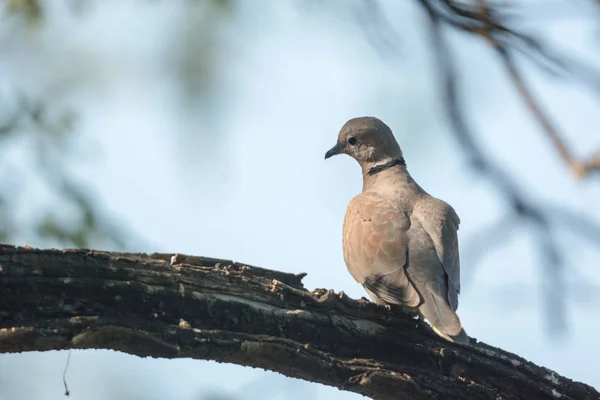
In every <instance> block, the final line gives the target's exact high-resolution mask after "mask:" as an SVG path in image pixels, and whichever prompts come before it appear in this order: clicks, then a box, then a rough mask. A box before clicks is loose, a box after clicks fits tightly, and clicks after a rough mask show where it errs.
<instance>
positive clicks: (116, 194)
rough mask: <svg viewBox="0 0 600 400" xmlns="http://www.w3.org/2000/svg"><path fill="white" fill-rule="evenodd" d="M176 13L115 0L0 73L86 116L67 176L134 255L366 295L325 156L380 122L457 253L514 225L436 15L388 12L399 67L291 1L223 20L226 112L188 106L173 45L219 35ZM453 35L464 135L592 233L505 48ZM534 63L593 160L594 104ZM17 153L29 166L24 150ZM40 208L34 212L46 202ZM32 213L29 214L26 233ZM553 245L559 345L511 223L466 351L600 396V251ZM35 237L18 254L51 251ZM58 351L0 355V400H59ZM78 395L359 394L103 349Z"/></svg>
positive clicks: (79, 372) (563, 123) (589, 213)
mask: <svg viewBox="0 0 600 400" xmlns="http://www.w3.org/2000/svg"><path fill="white" fill-rule="evenodd" d="M184 3H185V2H178V1H174V2H140V1H132V2H120V3H119V2H107V3H105V5H103V6H99V7H95V8H94V11H93V12H91V13H89V14H85V16H83V17H78V18H75V17H66V16H64V15H63V14H62V13H61V12H60V10H58V9H57V11H55V12H51V13H50V14H49V16H48V21H47V22H46V24H44V25H43V27H41V28H36V29H33V30H28V31H27V32H26V34H23V35H21V36H18V37H19V39H15V41H14V42H11V41H6V40H4V41H2V42H1V47H0V50H1V51H2V53H3V54H10V55H11V57H10V58H7V59H4V60H2V61H0V71H2V73H3V74H7V75H8V76H12V78H13V79H12V81H11V82H14V83H15V85H21V86H23V87H26V88H28V90H29V91H31V92H34V93H35V92H41V93H43V94H48V93H58V95H56V96H57V97H56V102H57V104H64V105H65V106H75V105H76V106H77V110H78V112H79V119H78V123H77V130H78V132H79V133H80V134H81V136H80V137H79V138H78V139H77V140H76V141H75V142H74V144H73V145H72V146H73V151H72V152H71V154H72V157H70V159H69V160H68V164H67V165H68V168H69V171H71V173H72V174H73V176H76V177H78V178H79V179H80V180H81V181H83V182H85V184H86V186H88V187H89V188H90V189H91V190H92V191H93V192H94V193H95V194H96V195H97V197H98V199H99V201H100V202H101V204H102V205H103V207H104V210H105V211H106V213H107V215H110V216H111V218H112V219H113V220H114V221H115V222H118V223H119V224H122V225H123V226H126V227H127V229H129V230H131V231H132V232H134V233H135V234H136V235H138V237H140V238H141V239H142V241H143V243H145V245H144V248H142V249H135V250H144V251H171V252H180V253H188V254H196V255H205V256H212V257H223V258H229V259H235V260H238V261H243V262H247V263H250V264H254V265H260V266H263V267H266V268H272V269H279V270H284V271H290V272H307V273H308V276H307V277H306V278H305V281H304V282H305V285H306V286H307V288H308V289H314V288H317V287H325V288H333V289H335V290H336V291H339V290H344V291H345V292H346V293H348V294H349V295H350V296H352V297H355V298H357V297H361V296H364V293H363V290H362V288H361V287H360V285H359V284H357V283H356V282H354V280H353V279H352V278H351V277H350V275H349V274H348V273H347V271H346V269H345V266H344V262H343V258H342V252H341V224H342V220H343V216H344V213H345V207H346V205H347V203H348V201H349V200H350V199H351V198H352V197H353V196H354V195H356V194H357V193H358V192H359V191H360V189H361V179H360V170H359V168H358V165H356V163H355V162H354V161H353V160H351V159H350V158H348V157H336V158H334V159H332V160H328V161H327V162H325V161H323V154H324V152H325V151H326V150H327V149H329V148H330V147H331V146H332V145H333V143H334V142H335V140H336V136H337V132H338V130H339V128H340V127H341V126H342V124H343V123H344V122H345V121H346V120H348V119H349V118H352V117H355V116H361V115H374V116H378V117H380V118H381V119H383V120H384V121H386V123H388V125H390V126H391V128H392V130H393V131H394V133H395V135H396V138H397V139H398V141H399V143H400V145H401V146H402V148H403V151H404V154H405V158H406V160H407V163H408V167H409V170H410V172H411V173H412V175H413V176H414V177H415V178H416V179H417V181H418V182H419V183H420V184H421V185H422V186H423V187H424V188H425V189H426V190H427V191H429V192H430V193H431V194H432V195H435V196H437V197H440V198H442V199H444V200H446V201H447V202H449V203H450V204H452V205H453V206H454V208H455V209H456V210H457V212H458V214H459V215H460V217H461V221H462V222H461V229H460V231H459V232H460V240H461V245H462V246H463V247H462V249H463V250H465V251H466V249H468V244H469V243H470V240H472V239H473V238H475V237H476V236H477V234H478V232H481V229H483V228H485V227H487V226H489V225H490V224H493V223H494V222H496V221H497V220H498V219H500V218H503V216H504V215H505V213H506V211H507V208H506V204H504V203H503V201H502V200H501V198H499V197H498V195H497V193H496V192H495V189H494V188H493V187H492V186H491V185H490V184H489V183H488V182H487V181H486V180H485V179H481V178H479V177H478V176H477V175H475V174H474V173H473V172H472V171H471V170H470V169H468V165H467V164H466V161H465V158H464V156H463V154H462V153H461V150H460V148H459V147H458V146H457V143H456V142H455V141H454V140H453V137H452V135H451V131H450V125H449V123H448V121H447V119H446V117H445V114H444V111H443V108H442V107H441V104H440V103H439V98H438V95H439V93H438V91H437V89H438V86H437V82H436V76H435V71H436V70H435V65H433V62H432V60H433V59H432V55H431V53H430V47H429V46H428V36H427V34H428V32H427V30H426V29H425V26H424V22H425V19H424V15H423V14H422V13H421V12H420V10H419V9H418V8H416V7H414V6H412V3H410V2H406V3H403V4H394V2H392V1H386V2H383V4H384V7H385V10H386V15H387V16H389V17H390V19H391V20H392V21H395V22H394V25H395V26H397V34H398V38H399V41H400V44H399V46H398V49H399V54H398V55H397V56H394V57H390V58H385V59H382V57H381V56H380V54H379V53H378V52H377V51H376V50H375V49H374V48H373V47H372V46H371V45H370V43H369V42H368V41H367V40H366V39H365V35H364V33H363V32H362V31H361V30H360V29H357V26H356V23H355V21H354V20H352V19H351V13H350V12H349V11H343V10H344V8H343V7H342V6H340V5H339V4H337V3H335V2H333V4H332V5H331V6H329V7H328V8H326V9H324V10H320V11H319V10H317V9H316V7H308V10H304V9H303V8H300V7H298V6H297V4H295V3H293V2H278V3H276V2H266V1H262V2H257V3H260V5H259V6H257V5H256V4H255V3H252V5H251V6H250V5H249V3H248V2H242V4H243V6H242V7H241V9H239V10H238V11H237V12H236V15H235V17H233V18H232V19H231V23H228V24H225V25H224V27H223V28H219V29H218V30H217V34H218V37H215V38H214V41H215V42H219V43H222V44H223V45H222V46H221V47H219V49H217V50H210V51H207V53H202V54H209V55H211V57H216V59H217V60H220V62H219V63H218V70H217V71H215V72H214V73H215V78H214V79H215V87H216V88H217V90H216V92H215V94H214V95H212V96H213V97H211V99H214V100H211V101H209V103H211V102H212V104H213V107H214V109H213V107H210V108H205V109H202V108H201V105H202V104H198V105H197V107H198V112H197V113H196V112H195V111H193V110H192V112H191V113H190V112H189V111H190V110H189V109H188V108H185V107H183V106H182V100H181V99H182V94H181V82H180V81H178V80H177V77H176V75H175V74H173V73H172V71H171V67H172V65H171V64H170V62H171V57H169V56H170V55H172V52H174V51H175V50H173V48H172V47H171V46H170V43H171V42H170V40H173V38H174V37H176V33H177V32H178V29H180V25H181V21H182V20H188V21H189V20H193V21H201V22H202V23H210V20H207V19H206V18H204V19H203V17H202V15H204V11H203V10H197V11H198V12H197V14H194V13H191V14H190V13H189V12H188V11H187V10H186V8H185V7H184V6H183V4H184ZM256 7H258V8H260V10H261V12H260V13H258V12H256V9H255V8H256ZM340 10H341V11H340ZM215 18H216V17H215ZM591 22H593V21H587V20H586V19H585V18H584V16H582V17H578V18H569V19H564V20H563V19H557V20H553V21H552V23H548V22H547V21H540V22H539V23H535V24H532V27H533V28H536V29H537V28H539V27H540V26H541V25H542V23H543V25H544V26H545V27H547V28H544V29H545V30H544V31H543V32H546V33H547V34H548V35H552V37H553V38H555V39H556V40H558V41H559V43H561V44H564V43H567V44H568V45H569V48H570V49H571V50H572V51H573V52H575V53H576V54H580V55H582V56H585V57H589V53H590V52H589V51H585V50H586V49H588V48H590V47H591V46H597V44H595V43H593V42H590V38H591V33H593V28H594V26H593V25H592V24H591ZM124 25H126V26H127V29H122V27H123V26H124ZM16 26H17V25H14V26H9V28H4V31H3V32H0V35H7V34H8V33H10V32H13V33H14V31H15V30H17V29H18V28H16ZM11 29H12V30H13V31H11ZM198 29H200V28H198ZM73 32H77V34H73ZM174 32H175V33H174ZM565 32H568V33H565ZM451 38H452V39H453V42H452V43H453V50H454V51H455V53H456V54H457V55H458V56H460V59H461V62H460V67H461V77H462V83H463V84H462V89H463V99H464V100H463V104H464V106H465V109H466V112H467V115H468V120H469V122H470V123H471V124H472V126H473V128H474V130H475V132H476V133H477V139H478V141H479V142H480V143H481V144H482V145H483V146H484V147H485V149H486V151H487V152H488V153H489V154H490V156H491V157H492V160H494V161H495V162H497V163H500V164H501V165H502V166H503V167H504V168H506V169H507V170H508V171H510V172H511V173H513V174H514V175H515V176H516V177H517V181H518V183H519V185H520V186H521V187H523V188H524V189H526V191H527V192H528V193H529V194H530V195H531V196H532V197H533V198H535V199H540V200H543V201H544V202H547V203H550V204H560V205H564V206H568V207H570V208H571V209H573V210H576V211H577V212H579V213H582V214H583V215H585V217H586V218H588V219H589V220H592V221H595V222H596V223H600V207H598V204H600V203H599V202H600V200H599V199H600V187H599V185H598V180H596V181H593V180H590V181H586V182H578V181H575V180H574V179H573V178H572V177H571V176H570V175H569V173H568V171H567V169H566V168H565V167H564V166H563V165H562V164H561V162H560V161H559V160H558V158H557V155H556V154H555V152H554V149H553V148H552V147H551V146H550V144H549V142H548V141H547V140H546V138H545V137H544V136H543V134H542V132H541V131H540V130H539V129H538V126H537V125H536V124H535V122H534V121H532V120H531V118H530V117H529V115H528V113H527V112H526V110H525V109H524V107H523V103H522V102H521V101H520V99H519V98H518V97H517V96H516V95H515V93H514V90H513V89H512V88H511V87H510V86H509V85H508V84H507V81H506V79H505V74H504V71H503V69H502V68H501V67H500V66H499V64H498V63H497V59H496V58H495V57H494V54H493V52H491V51H490V50H489V49H487V48H486V47H485V46H484V45H482V44H479V43H478V41H476V40H473V39H471V38H465V37H463V36H460V35H453V36H451ZM213 51H214V52H213ZM202 54H200V55H195V56H196V57H200V58H201V57H202ZM590 61H591V62H598V61H599V60H590ZM199 62H200V64H201V63H202V60H201V59H200V60H199ZM520 65H521V64H520ZM598 65H600V64H598ZM522 66H523V67H524V68H525V71H526V73H527V75H526V76H527V77H528V79H529V80H530V81H531V82H532V83H533V84H534V87H535V89H536V93H537V95H538V97H539V98H541V99H543V104H544V105H545V106H546V107H547V108H548V109H549V110H550V111H551V112H552V113H553V116H554V119H555V120H556V121H559V122H560V123H559V126H560V128H561V129H562V131H563V132H565V136H566V137H567V138H568V140H569V143H570V144H571V145H572V147H573V148H574V149H575V150H576V151H577V152H578V153H579V154H584V155H587V154H589V153H590V152H591V151H592V150H595V149H598V148H600V135H598V134H597V132H596V131H597V129H596V128H595V127H597V126H598V124H599V123H600V117H598V115H599V114H598V112H597V107H598V102H597V101H596V100H597V99H595V98H594V97H593V95H590V93H588V92H586V91H585V90H583V89H582V88H581V87H578V86H575V85H571V84H570V83H568V82H547V80H545V79H542V77H541V76H540V75H539V74H538V73H537V72H536V71H535V70H533V69H531V68H529V67H528V66H527V65H526V64H522ZM65 87H73V88H76V89H71V90H66V89H64V88H65ZM214 104H216V105H217V106H214ZM205 106H206V105H205ZM8 149H9V150H5V151H10V152H11V153H10V154H12V157H14V158H15V160H17V159H20V156H16V155H15V154H22V153H18V152H19V151H21V152H22V151H23V150H22V149H23V144H22V143H14V144H12V146H9V147H8ZM22 157H25V158H26V157H27V155H26V154H22ZM32 182H34V183H30V185H31V186H32V190H37V191H39V193H45V192H44V189H43V188H41V187H38V186H37V185H36V184H35V179H34V177H32ZM40 198H41V200H39V199H38V200H35V201H39V202H44V201H49V200H47V199H45V198H44V196H41V197H40ZM35 201H34V200H28V201H24V202H23V205H22V207H23V211H22V214H23V217H22V218H24V220H26V218H27V215H29V214H30V213H27V210H28V209H35V207H36V203H35ZM31 202H33V204H32V203H31ZM557 231H558V238H559V240H558V242H559V243H560V246H561V249H562V250H564V254H565V257H566V263H565V264H566V266H567V276H568V277H569V279H568V280H567V282H566V283H565V286H564V296H566V297H567V300H566V304H567V310H568V313H567V325H568V334H567V335H566V336H563V337H560V338H556V339H554V340H553V339H552V338H551V337H550V336H549V335H548V332H547V329H546V322H545V316H544V314H543V313H542V309H543V297H542V291H541V290H542V288H541V284H540V274H542V273H544V270H543V267H542V266H541V265H540V262H541V260H542V258H541V257H540V256H539V254H538V253H537V250H536V248H535V247H534V246H533V243H534V241H533V237H532V236H531V233H529V231H528V230H527V229H524V228H523V227H520V226H518V225H515V226H514V232H513V233H511V239H510V240H509V241H507V243H505V244H502V245H501V246H498V247H497V248H496V249H495V250H494V251H493V252H491V253H489V254H487V255H486V256H485V257H484V258H483V259H482V260H480V262H479V263H478V264H477V265H468V264H465V263H464V262H463V265H462V269H463V277H464V276H468V277H469V280H468V284H467V283H465V284H463V292H462V295H461V297H460V307H459V315H460V316H461V319H462V321H463V324H464V326H465V327H466V330H467V332H468V333H469V334H470V335H471V336H474V337H476V338H478V339H479V340H481V341H484V342H486V343H489V344H491V345H494V346H498V347H501V348H503V349H505V350H508V351H512V352H515V353H518V354H519V355H521V356H523V357H525V358H527V359H529V360H531V361H533V362H535V363H537V364H541V365H544V366H546V367H548V368H551V369H553V370H556V371H557V372H558V373H561V374H564V375H566V376H568V377H570V378H572V379H576V380H581V381H584V382H586V383H589V384H591V385H594V386H596V387H600V379H599V378H598V374H597V372H596V371H597V370H598V369H600V360H599V359H598V357H595V356H594V354H592V352H590V349H593V348H595V347H597V346H596V340H595V336H596V335H595V333H594V332H596V331H597V330H598V329H599V328H600V318H599V317H600V311H599V310H600V308H599V307H598V305H599V298H598V295H597V294H595V293H594V291H593V290H590V289H589V288H592V289H593V288H595V287H596V286H597V285H598V283H599V280H600V279H598V277H597V275H596V273H595V272H596V270H597V265H598V259H599V256H600V251H599V250H598V247H593V246H592V245H590V244H589V243H586V242H583V241H581V240H578V239H577V237H575V236H574V235H572V234H571V233H569V231H568V230H567V229H566V228H562V227H559V228H558V230H557ZM25 236H26V235H25ZM25 236H24V237H23V242H27V243H29V244H32V245H39V246H44V245H46V243H44V242H37V243H36V242H35V240H32V239H31V237H25ZM463 256H464V257H468V254H463ZM464 259H465V258H463V260H464ZM583 284H586V285H587V286H582V285H583ZM582 287H586V288H588V290H587V291H584V290H583V289H581V288H582ZM66 356H67V353H65V352H47V353H28V354H17V355H1V356H0V376H2V377H3V378H2V379H3V380H5V382H11V383H12V384H9V385H6V384H5V385H3V386H0V399H1V400H12V399H15V400H16V399H38V398H45V399H59V398H63V397H62V390H63V389H62V370H63V367H64V362H65V360H66ZM232 376H233V377H234V378H232ZM32 377H34V379H35V384H32V383H31V378H32ZM68 381H69V386H70V389H71V392H72V396H73V398H75V399H77V398H86V399H103V398H108V397H109V396H112V395H119V397H120V398H123V399H137V398H145V399H162V398H166V397H169V398H177V399H199V398H202V397H201V396H202V395H204V394H209V393H219V392H223V391H224V392H225V393H228V394H230V395H231V396H233V397H234V398H239V399H242V398H244V399H251V398H255V397H256V398H258V393H259V392H260V391H263V390H267V388H270V389H268V390H271V392H269V393H267V394H266V395H265V396H266V397H261V398H272V399H278V398H301V397H302V398H305V397H307V396H308V395H310V396H312V397H314V398H321V399H325V398H333V399H349V398H358V397H360V396H358V395H355V394H352V393H347V392H341V391H338V390H336V389H333V388H327V387H324V386H321V385H313V384H306V383H304V382H301V381H298V380H292V379H287V378H284V377H282V376H280V375H278V374H274V373H268V372H264V371H261V370H256V369H250V368H242V367H238V366H232V365H224V364H216V363H214V362H203V361H196V360H175V361H173V360H150V359H140V358H137V357H133V356H128V355H124V354H120V353H116V352H108V351H86V352H81V351H77V352H73V353H72V356H71V361H70V369H69V372H68ZM225 387H227V388H226V389H225ZM253 396H254V397H253ZM294 396H295V397H294Z"/></svg>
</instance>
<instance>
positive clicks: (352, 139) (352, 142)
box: [348, 136, 356, 146]
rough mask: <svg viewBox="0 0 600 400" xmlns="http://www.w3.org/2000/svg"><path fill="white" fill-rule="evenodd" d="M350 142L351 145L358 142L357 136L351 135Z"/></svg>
mask: <svg viewBox="0 0 600 400" xmlns="http://www.w3.org/2000/svg"><path fill="white" fill-rule="evenodd" d="M348 144H349V145H350V146H354V145H355V144H356V138H355V137H354V136H350V137H349V138H348Z"/></svg>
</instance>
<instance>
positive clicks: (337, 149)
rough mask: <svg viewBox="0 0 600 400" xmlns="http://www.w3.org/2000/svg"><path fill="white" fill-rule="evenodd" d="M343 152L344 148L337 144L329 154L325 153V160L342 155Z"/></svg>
mask: <svg viewBox="0 0 600 400" xmlns="http://www.w3.org/2000/svg"><path fill="white" fill-rule="evenodd" d="M341 152H342V148H341V147H340V145H339V144H336V145H335V146H333V147H332V148H331V149H329V151H328V152H327V153H325V159H326V160H327V159H328V158H329V157H333V156H335V155H337V154H340V153H341Z"/></svg>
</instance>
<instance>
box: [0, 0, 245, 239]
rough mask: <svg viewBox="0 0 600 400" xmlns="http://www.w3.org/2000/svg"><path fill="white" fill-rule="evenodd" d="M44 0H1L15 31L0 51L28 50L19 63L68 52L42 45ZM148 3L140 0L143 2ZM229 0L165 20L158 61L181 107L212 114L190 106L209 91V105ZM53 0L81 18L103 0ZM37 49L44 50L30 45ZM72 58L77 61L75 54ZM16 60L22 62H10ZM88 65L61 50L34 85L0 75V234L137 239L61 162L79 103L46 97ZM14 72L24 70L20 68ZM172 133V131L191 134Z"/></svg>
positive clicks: (72, 82) (72, 89) (68, 87)
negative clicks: (168, 32) (167, 36)
mask: <svg viewBox="0 0 600 400" xmlns="http://www.w3.org/2000/svg"><path fill="white" fill-rule="evenodd" d="M53 1H54V0H46V1H42V0H9V1H8V2H7V3H5V4H4V15H1V18H3V20H4V21H3V22H4V25H5V26H9V27H10V28H9V29H8V30H5V31H0V34H3V35H4V36H7V37H8V36H10V37H13V35H14V34H15V32H16V33H17V34H18V35H20V36H18V37H17V38H16V40H13V39H10V40H8V41H7V40H6V39H7V37H0V42H1V41H2V40H4V43H7V46H8V48H9V50H8V51H7V50H6V49H5V51H4V53H6V55H5V58H6V57H11V56H13V57H19V56H21V55H22V54H25V55H29V56H31V57H30V58H29V59H27V61H25V62H26V63H27V62H31V60H34V61H35V60H36V59H37V60H39V59H40V57H41V58H42V59H43V57H47V56H52V57H57V58H60V57H63V58H64V57H65V54H66V56H67V57H72V56H71V55H70V54H69V53H68V52H66V53H62V51H63V49H60V50H61V51H60V52H52V51H50V52H49V53H48V52H47V51H46V49H45V46H44V45H43V43H44V42H43V41H44V37H45V36H44V35H46V32H44V29H45V25H46V24H47V23H49V24H50V25H52V24H51V23H50V21H48V19H49V18H56V9H53V10H52V11H54V13H52V12H49V8H50V7H49V6H52V7H53V8H54V7H56V6H57V4H56V3H54V4H53V3H52V2H53ZM152 3H153V2H152V1H148V5H149V6H152V5H153V4H152ZM235 3H236V2H235V1H233V0H211V1H195V0H188V4H187V6H186V12H185V14H184V15H183V18H182V21H181V23H179V24H177V25H176V26H175V27H174V30H173V34H172V39H171V45H170V46H168V49H166V50H165V51H166V52H167V54H165V57H163V59H164V60H161V62H165V64H166V66H167V68H168V71H167V73H171V74H172V75H173V77H174V78H175V81H176V82H178V86H179V92H180V96H181V107H180V108H188V113H189V114H190V115H191V114H192V113H191V111H194V115H197V114H198V110H207V111H206V114H207V115H209V116H210V115H212V114H214V109H210V107H206V104H204V105H202V107H199V104H198V102H202V101H203V99H205V98H207V97H210V99H211V101H210V103H211V104H210V105H211V106H212V107H213V108H214V107H215V106H214V103H215V102H214V99H215V96H212V95H211V94H214V93H215V92H214V90H215V88H216V87H219V86H220V85H221V82H220V68H219V66H220V64H221V63H222V62H223V57H221V55H222V54H223V52H224V51H226V46H224V41H223V40H221V34H220V32H219V31H220V30H221V29H222V28H223V25H224V24H223V21H225V20H226V19H227V18H229V17H230V16H232V15H233V14H234V12H235ZM60 6H62V7H63V8H62V9H60V10H59V11H60V12H69V13H71V14H72V16H74V17H75V18H85V17H86V16H87V15H89V13H91V12H94V7H99V6H106V5H105V4H103V2H102V1H100V0H95V1H94V0H69V1H66V2H64V3H62V4H61V5H60ZM54 22H55V21H54ZM53 26H54V25H53ZM23 28H24V29H23ZM52 29H55V28H52ZM24 36H27V38H25V37H24ZM46 36H47V35H46ZM40 44H41V45H40ZM11 45H12V46H14V47H13V49H12V51H11V50H10V46H11ZM67 46H68V44H67ZM15 48H18V51H14V49H15ZM0 50H1V49H0ZM86 50H87V49H86ZM40 51H43V52H44V53H40V54H37V53H39V52H40ZM74 51H78V50H77V49H76V50H74ZM9 60H10V58H9ZM49 61H50V60H49ZM74 61H76V62H77V63H81V61H79V59H75V60H74ZM19 62H22V61H19V60H17V61H16V63H17V64H18V63H19ZM49 64H51V63H49ZM64 67H66V68H68V70H65V69H64ZM57 68H62V69H59V70H57ZM94 68H96V66H95V65H94V64H93V62H92V63H91V64H85V63H81V64H73V63H71V62H69V60H68V59H67V60H61V61H60V62H59V63H58V67H54V69H52V65H49V66H48V68H47V70H45V71H43V72H44V74H46V75H43V76H42V80H41V81H40V82H39V86H40V87H39V88H38V87H36V84H30V83H29V82H27V79H25V80H24V82H25V83H26V85H25V86H22V85H19V83H18V82H17V83H15V82H13V80H10V81H9V80H8V77H7V76H6V75H5V79H4V80H0V86H1V87H0V89H4V88H8V89H9V90H8V91H3V90H0V100H1V104H0V152H5V153H6V156H4V157H2V156H0V242H12V243H17V244H23V241H25V240H28V241H32V240H33V241H36V243H38V244H39V241H41V243H44V244H48V245H53V246H58V247H79V248H82V247H96V248H98V247H101V248H105V249H112V248H116V249H122V248H126V247H130V246H129V245H128V243H131V242H132V240H135V241H138V240H137V238H134V237H133V236H134V235H133V234H132V233H131V232H125V231H124V230H123V227H121V226H119V224H116V223H112V222H110V221H111V218H110V216H109V215H108V214H107V213H106V212H105V211H103V208H102V206H101V205H100V204H99V202H98V201H97V199H96V196H95V194H94V193H93V192H92V191H91V190H90V188H89V187H87V185H86V184H85V182H82V181H81V179H77V178H76V177H75V176H74V175H73V174H72V173H71V172H70V171H69V166H68V161H69V160H70V159H72V158H73V157H76V156H77V155H78V154H76V153H77V152H78V149H77V147H76V146H74V145H73V144H74V143H75V142H76V141H77V140H78V137H79V136H80V134H79V132H78V130H77V128H78V127H77V125H76V122H77V118H76V115H77V114H78V113H79V110H78V108H77V105H75V106H72V105H68V104H69V103H68V102H66V103H65V102H62V101H53V100H51V99H62V98H63V97H68V95H71V94H73V93H78V90H80V87H81V86H85V84H86V83H87V81H86V80H93V79H97V78H96V77H95V75H94V74H96V75H97V74H98V73H99V72H98V71H96V70H94ZM82 69H83V70H82ZM23 71H24V74H26V73H27V69H23ZM100 73H102V71H100ZM19 78H22V76H20V77H19ZM25 78H27V77H25ZM32 86H33V87H32ZM65 104H67V105H65ZM217 106H218V105H217ZM180 132H181V136H186V134H187V135H191V134H193V135H194V136H197V135H196V134H197V133H198V132H190V131H185V130H183V131H180ZM187 147H196V148H197V146H187ZM21 153H23V154H25V156H24V157H23V158H22V159H18V160H16V159H14V158H19V157H20V156H15V154H21ZM10 155H13V158H12V159H11V157H10ZM40 192H42V193H40ZM24 199H28V200H31V203H30V204H28V207H34V208H35V209H34V210H29V211H28V210H23V207H22V205H23V200H24Z"/></svg>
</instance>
